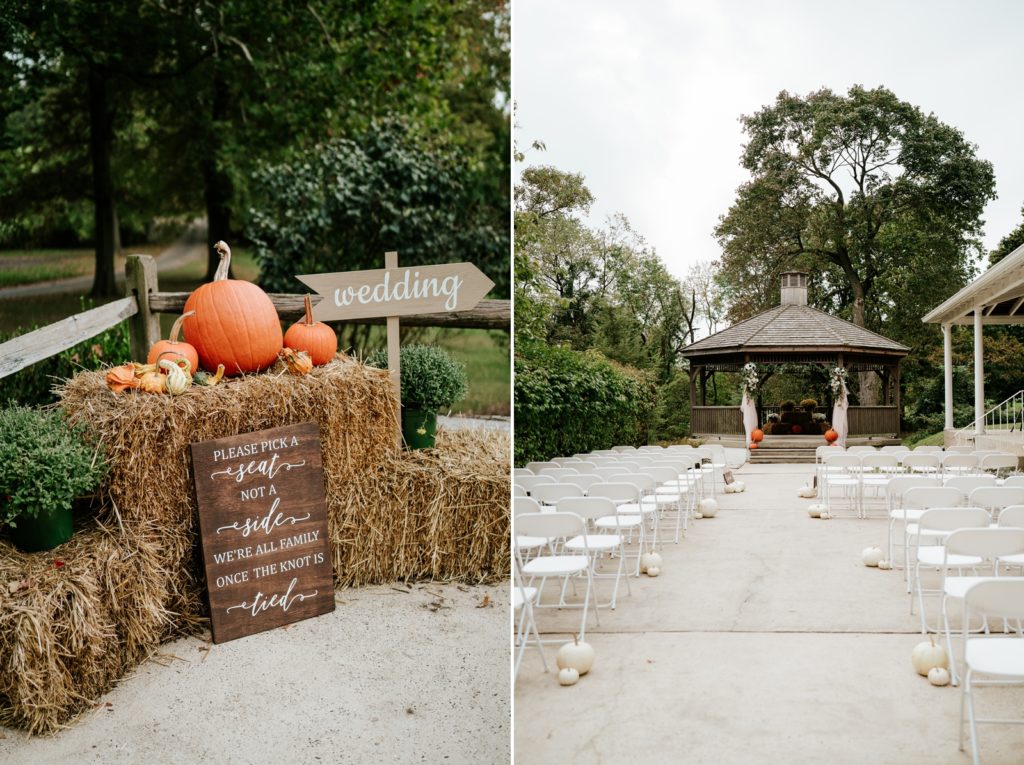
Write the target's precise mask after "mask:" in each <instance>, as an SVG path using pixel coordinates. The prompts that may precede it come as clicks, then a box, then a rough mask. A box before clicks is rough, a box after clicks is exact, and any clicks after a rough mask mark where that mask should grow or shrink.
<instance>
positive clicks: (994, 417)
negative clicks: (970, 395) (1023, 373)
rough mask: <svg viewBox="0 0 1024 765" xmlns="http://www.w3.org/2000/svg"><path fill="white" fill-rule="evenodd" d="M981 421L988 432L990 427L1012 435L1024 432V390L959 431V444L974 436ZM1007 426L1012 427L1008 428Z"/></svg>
mask: <svg viewBox="0 0 1024 765" xmlns="http://www.w3.org/2000/svg"><path fill="white" fill-rule="evenodd" d="M979 419H980V420H981V421H982V422H983V423H984V426H985V430H986V431H987V430H989V428H990V427H991V429H992V430H1002V431H1007V430H1008V431H1009V432H1010V433H1013V432H1014V431H1015V430H1016V431H1024V390H1019V391H1017V392H1016V393H1014V394H1013V395H1012V396H1010V397H1009V398H1007V399H1006V400H1005V401H1000V402H999V403H998V404H996V405H995V406H994V407H992V408H991V409H989V410H988V411H987V412H985V414H983V415H982V416H981V417H980V418H975V419H974V421H973V422H971V423H970V424H969V425H967V426H965V427H963V428H959V429H957V431H956V433H955V434H954V438H955V440H956V442H957V444H962V443H963V442H964V441H965V440H970V439H969V436H970V435H973V434H974V432H975V431H976V430H977V428H978V420H979ZM1007 425H1009V426H1010V427H1009V428H1007V427H1006V426H1007Z"/></svg>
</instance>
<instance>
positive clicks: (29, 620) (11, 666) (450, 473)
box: [0, 359, 510, 734]
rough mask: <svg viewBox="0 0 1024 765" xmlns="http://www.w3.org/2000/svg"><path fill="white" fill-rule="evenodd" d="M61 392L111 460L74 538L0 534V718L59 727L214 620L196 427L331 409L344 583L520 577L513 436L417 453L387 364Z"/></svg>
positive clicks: (327, 413) (97, 378)
mask: <svg viewBox="0 0 1024 765" xmlns="http://www.w3.org/2000/svg"><path fill="white" fill-rule="evenodd" d="M59 392H60V394H61V403H60V405H61V406H62V407H63V408H64V410H65V411H66V412H67V413H68V414H69V416H70V417H71V419H72V420H73V421H75V422H81V423H84V424H85V425H86V427H87V429H88V432H89V433H90V434H91V435H92V437H93V438H94V439H95V440H96V441H97V442H98V443H101V444H102V445H103V448H104V451H105V454H106V457H107V460H108V462H109V463H110V472H109V475H108V477H107V479H106V482H105V484H104V486H103V487H102V490H101V492H100V495H99V497H98V503H97V504H98V506H99V507H100V508H101V509H100V510H99V511H98V512H97V513H96V517H95V518H87V519H79V521H78V522H79V525H80V526H84V528H83V529H80V530H77V532H76V534H75V536H74V537H73V538H72V540H71V541H70V542H68V543H67V544H65V545H62V546H61V547H59V548H57V549H56V550H54V551H52V552H50V553H36V554H25V553H21V552H18V551H17V550H15V549H14V548H12V547H11V546H9V545H8V544H6V543H5V542H3V541H2V540H0V722H2V723H5V724H10V725H16V726H18V727H22V728H25V729H27V730H28V731H29V732H30V733H36V734H38V733H48V732H52V731H54V730H56V729H58V728H59V727H61V726H62V725H64V724H66V723H67V722H68V721H69V720H70V719H72V718H73V717H74V716H75V715H76V714H78V713H80V712H82V711H83V710H85V709H88V708H89V707H90V706H91V705H92V704H93V703H94V702H95V701H96V699H97V698H98V697H99V696H100V695H101V694H103V693H105V692H106V691H107V690H109V689H110V688H111V687H112V686H113V684H114V683H115V682H116V681H117V680H118V679H119V678H121V677H123V676H124V675H125V674H126V673H127V672H129V671H130V670H131V669H132V668H133V667H135V666H136V665H137V664H138V663H139V662H141V661H143V660H145V659H146V658H147V657H148V656H150V655H151V654H152V653H153V652H154V651H156V650H157V648H158V647H159V645H160V644H161V643H163V642H165V641H167V640H169V639H172V638H174V637H177V636H179V635H182V634H195V633H197V632H198V631H200V630H201V629H202V628H203V626H205V624H206V619H205V617H206V615H207V606H206V603H205V597H204V580H203V567H202V557H201V552H200V549H199V535H198V518H197V510H196V502H195V494H194V489H193V486H192V478H191V466H190V456H189V450H188V444H189V443H190V442H192V441H205V440H209V439H214V438H221V437H224V436H228V435H234V434H237V433H244V432H250V431H255V430H262V429H264V428H271V427H278V426H282V425H289V424H295V423H299V422H306V421H310V420H314V421H316V422H318V423H319V424H320V436H321V442H322V445H323V454H324V473H325V477H326V481H327V504H328V525H329V533H330V536H331V540H332V545H333V548H334V565H335V582H336V585H337V586H339V587H341V586H351V585H360V584H366V583H379V582H388V581H395V580H411V579H439V580H450V579H459V580H462V581H469V582H478V581H495V580H498V579H501V578H503V577H506V576H507V575H508V568H509V544H508V534H509V519H508V512H509V504H510V486H509V483H510V482H509V477H508V476H509V464H510V463H509V452H510V443H509V438H508V434H507V433H502V434H495V433H486V432H469V431H462V432H453V433H446V432H444V431H442V432H441V433H439V438H438V449H435V450H427V451H420V452H412V453H403V452H401V451H399V450H398V448H397V444H396V441H395V438H394V434H395V431H396V428H397V418H396V409H395V404H394V401H393V399H392V397H391V388H390V384H389V382H388V379H387V376H386V373H384V372H381V371H380V370H376V369H372V368H369V367H365V366H363V365H361V364H358V363H355V362H353V361H350V360H348V359H339V360H336V361H335V362H332V363H331V364H329V365H327V366H325V367H321V368H318V369H316V370H314V372H313V373H312V374H311V375H309V376H306V377H294V376H291V375H287V374H284V373H283V371H282V370H280V369H277V370H275V371H272V372H271V373H268V374H263V375H254V376H248V377H243V378H239V379H237V380H232V381H230V382H228V383H226V384H222V385H218V386H216V387H214V388H193V389H192V390H190V391H189V392H188V393H186V394H185V395H183V396H180V397H177V398H170V397H168V396H152V395H146V394H138V393H128V394H120V395H118V394H113V393H111V392H110V391H109V390H108V389H107V388H106V385H105V383H104V381H103V374H102V373H90V372H83V373H81V374H79V375H78V376H76V377H75V378H74V379H72V380H70V381H68V382H67V383H65V384H64V385H63V386H62V388H61V389H60V391H59ZM55 561H61V562H62V564H63V565H60V566H58V565H56V564H55ZM22 583H23V584H22Z"/></svg>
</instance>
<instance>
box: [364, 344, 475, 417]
mask: <svg viewBox="0 0 1024 765" xmlns="http://www.w3.org/2000/svg"><path fill="white" fill-rule="evenodd" d="M366 363H367V364H369V365H370V366H372V367H378V368H379V369H387V366H388V350H387V348H378V349H377V350H376V351H374V352H373V353H371V354H370V356H369V358H367V360H366ZM399 363H400V365H401V373H400V376H401V383H402V401H403V402H404V403H405V404H407V405H410V406H415V407H416V408H419V409H428V410H430V411H434V412H437V411H442V410H446V409H449V408H450V407H451V405H452V404H454V403H455V402H456V401H458V400H459V399H461V398H463V397H465V395H466V394H467V393H468V392H469V386H468V385H467V384H466V370H465V368H464V367H463V366H462V364H460V363H459V362H457V361H456V360H455V359H453V358H452V357H451V356H450V355H449V354H448V352H447V351H445V350H444V349H443V348H439V347H438V346H436V345H403V346H402V348H401V351H400V358H399Z"/></svg>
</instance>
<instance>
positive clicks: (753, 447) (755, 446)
mask: <svg viewBox="0 0 1024 765" xmlns="http://www.w3.org/2000/svg"><path fill="white" fill-rule="evenodd" d="M750 448H751V449H756V448H757V441H751V442H750Z"/></svg>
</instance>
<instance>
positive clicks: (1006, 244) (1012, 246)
mask: <svg viewBox="0 0 1024 765" xmlns="http://www.w3.org/2000/svg"><path fill="white" fill-rule="evenodd" d="M1020 214H1021V216H1024V207H1021V208H1020ZM1022 244H1024V223H1021V224H1020V225H1019V226H1017V228H1015V229H1014V230H1013V231H1011V232H1010V233H1009V234H1007V235H1006V236H1004V237H1003V238H1002V239H1000V240H999V245H998V246H997V247H996V248H995V249H994V250H992V252H990V253H989V255H988V264H989V265H990V266H994V265H995V264H996V263H998V262H999V261H1000V260H1002V259H1003V258H1005V257H1006V256H1007V255H1009V254H1010V253H1011V252H1013V251H1014V250H1016V249H1017V248H1018V247H1020V246H1021V245H1022Z"/></svg>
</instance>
